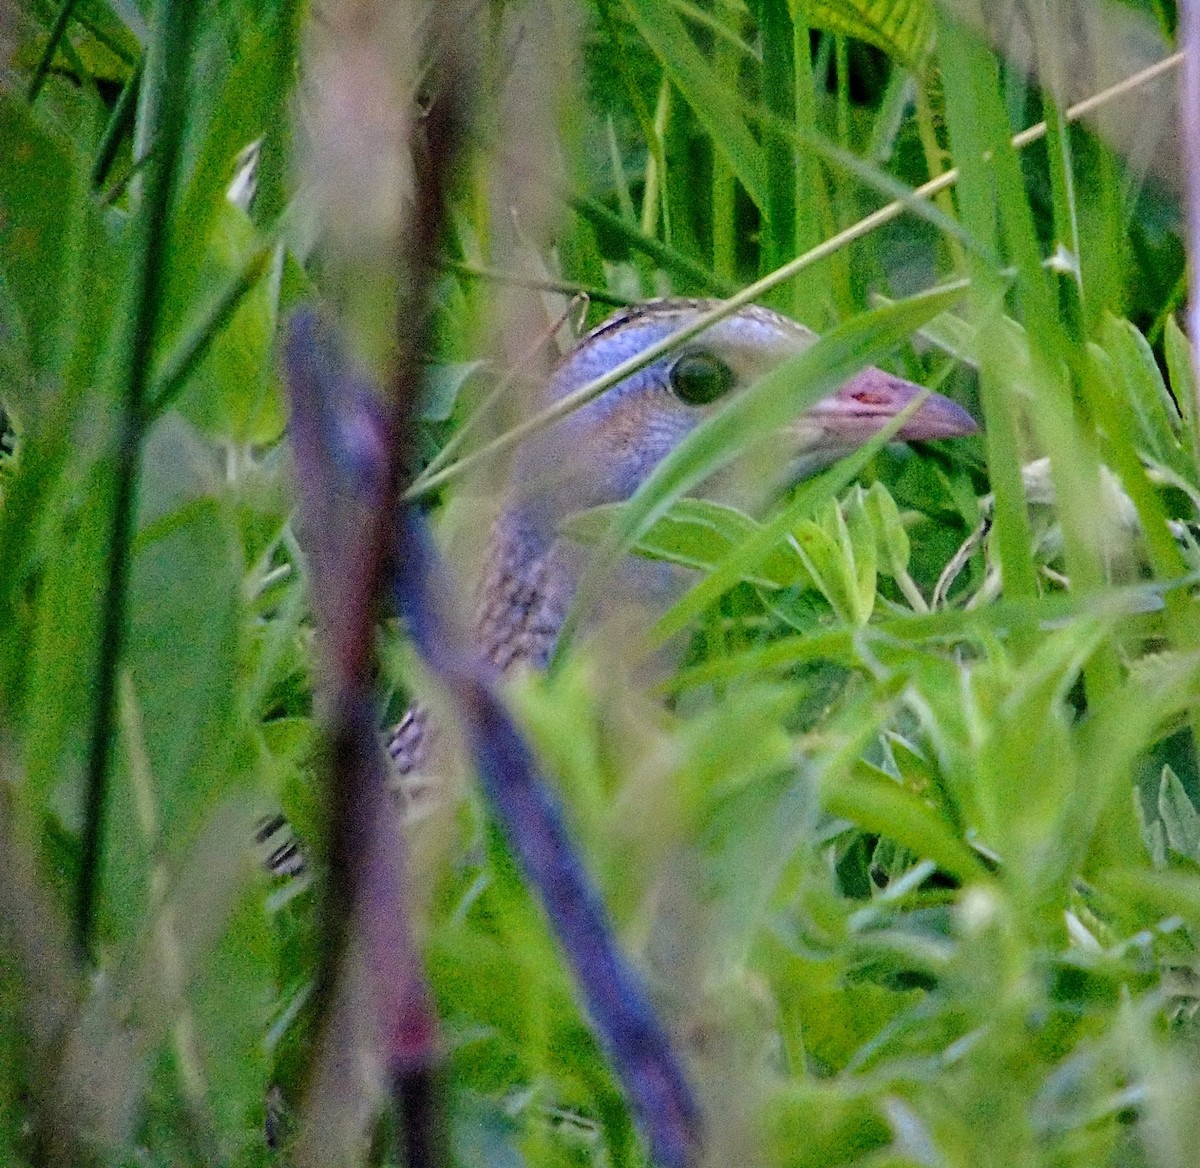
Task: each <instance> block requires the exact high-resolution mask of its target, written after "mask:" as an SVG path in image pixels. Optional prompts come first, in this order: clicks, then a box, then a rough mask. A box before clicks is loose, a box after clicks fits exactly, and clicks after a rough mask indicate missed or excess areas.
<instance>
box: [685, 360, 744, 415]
mask: <svg viewBox="0 0 1200 1168" xmlns="http://www.w3.org/2000/svg"><path fill="white" fill-rule="evenodd" d="M668 377H669V379H670V382H671V392H672V393H674V394H675V396H676V397H677V398H679V400H680V401H681V402H685V403H686V404H687V405H689V406H706V405H708V404H709V402H715V401H716V400H717V398H719V397H724V396H725V394H727V393H728V392H729V391H730V390H731V389H732V388H733V383H734V381H735V380H736V379H735V377H734V373H733V370H732V369H730V368H729V366H728V365H726V364H725V362H724V361H722V360H721V359H720V358H719V357H714V356H713V355H712V354H711V353H703V352H696V353H684V354H683V355H682V356H681V357H680V358H679V359H678V360H677V361H676V362H675V364H674V365H672V366H671V371H670V373H669V374H668Z"/></svg>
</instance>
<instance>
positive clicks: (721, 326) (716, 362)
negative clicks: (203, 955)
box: [259, 298, 978, 876]
mask: <svg viewBox="0 0 1200 1168" xmlns="http://www.w3.org/2000/svg"><path fill="white" fill-rule="evenodd" d="M718 304H719V301H716V300H708V299H674V298H673V299H659V300H651V301H647V302H645V303H642V304H639V305H636V306H634V307H630V308H627V309H623V310H620V311H618V312H617V313H615V314H614V315H612V316H610V317H609V318H608V319H607V320H605V321H604V322H603V323H601V324H600V325H599V326H598V327H597V328H595V329H593V330H592V331H591V332H589V333H588V334H587V335H586V336H585V337H583V339H582V340H580V341H579V342H578V343H577V344H576V345H575V346H574V348H572V349H571V350H570V351H569V352H568V353H567V354H566V355H565V356H564V357H563V358H562V360H561V361H560V362H559V363H558V365H557V366H556V367H555V368H554V370H553V371H552V372H551V374H550V376H549V378H548V380H547V383H546V387H545V390H544V393H543V397H542V401H541V403H540V404H541V405H542V406H550V405H553V404H554V403H555V402H558V401H560V400H561V399H562V398H564V397H566V396H567V395H569V394H571V393H572V392H574V391H575V390H577V389H579V388H580V387H581V386H583V385H585V384H587V383H588V382H590V381H592V380H593V379H595V378H597V377H600V376H602V375H604V374H606V373H608V372H609V371H610V370H612V369H614V368H615V367H616V366H617V365H619V364H620V363H621V362H623V361H625V360H627V359H628V358H630V357H632V356H634V355H636V354H639V353H641V352H643V351H645V350H646V349H647V348H649V347H650V346H651V345H655V344H657V343H659V342H661V341H663V340H664V339H665V338H667V337H669V336H670V335H671V334H673V333H675V332H677V331H679V330H681V329H685V328H687V327H688V326H689V325H693V324H694V323H695V322H696V321H697V319H698V318H699V317H700V316H701V315H702V314H705V313H707V312H710V311H711V310H712V309H714V308H715V307H716V306H717V305H718ZM816 339H817V337H816V334H815V333H813V332H811V331H810V330H809V329H807V328H805V327H804V326H802V325H800V324H798V323H797V322H796V321H794V320H791V319H790V318H788V317H786V316H783V315H782V314H780V313H778V312H775V311H773V310H771V309H769V308H766V307H763V306H760V305H756V304H751V305H747V306H745V307H742V308H741V309H740V310H738V311H736V312H734V313H733V314H731V315H730V316H728V317H726V318H725V319H724V320H722V321H720V322H719V323H717V324H714V325H711V326H710V327H708V328H707V329H705V330H704V331H703V332H701V333H699V334H698V335H697V336H695V337H693V338H691V339H690V340H689V341H687V342H686V343H685V344H683V345H682V346H680V348H679V349H677V350H675V351H672V352H669V353H668V354H667V355H665V356H662V357H660V358H658V359H657V360H655V361H653V362H651V363H650V364H648V365H647V366H645V367H644V368H643V369H641V370H640V371H639V372H637V373H634V374H632V375H631V376H629V377H627V378H625V379H624V380H623V381H620V382H618V383H617V384H615V385H613V386H612V387H611V388H609V389H608V390H607V391H606V392H604V393H602V394H601V395H599V396H598V397H596V398H595V399H593V400H592V401H590V402H589V403H587V404H586V405H584V406H583V407H581V408H580V409H578V410H576V411H575V412H573V413H571V414H570V415H568V416H567V417H566V418H565V419H564V420H563V421H561V422H560V423H559V424H558V425H557V426H554V427H551V428H548V429H545V430H543V431H541V432H539V433H538V434H536V435H534V436H533V437H531V438H530V439H529V440H527V441H526V442H525V443H524V444H523V446H522V447H521V449H520V450H519V452H518V454H517V457H516V458H515V460H514V467H513V473H512V476H511V478H512V482H511V487H510V490H509V492H508V497H507V501H506V503H505V505H504V506H503V508H502V511H501V513H500V515H499V517H498V518H497V519H496V521H495V523H494V524H493V526H492V530H491V534H490V539H489V545H488V550H487V553H486V555H485V558H484V567H483V571H482V575H481V580H480V586H479V589H478V598H477V606H476V611H475V619H474V638H475V650H476V651H477V652H478V654H479V656H480V659H481V660H482V661H483V662H485V663H486V664H487V667H488V668H490V669H491V670H492V671H493V672H494V674H495V676H497V677H501V676H503V675H505V674H507V673H509V672H511V671H512V670H514V669H516V668H518V667H520V666H529V667H532V668H542V667H544V666H545V665H546V664H547V662H548V660H549V658H550V655H551V653H552V652H553V650H554V646H555V643H556V641H557V639H558V636H559V633H560V630H561V628H562V625H563V621H564V619H565V617H566V614H567V610H568V608H569V607H570V604H571V601H572V599H573V596H574V593H575V587H576V583H577V581H578V577H579V573H580V571H581V569H582V566H583V564H584V563H585V562H586V550H585V549H581V548H580V547H579V546H578V545H577V544H573V543H572V542H571V541H570V540H569V539H567V538H566V537H565V536H563V535H561V534H560V527H561V525H562V523H563V521H564V520H565V519H567V518H568V517H569V516H570V515H571V514H574V513H576V512H578V511H582V510H585V509H588V508H591V507H596V506H600V505H603V504H606V503H620V502H622V501H624V500H626V499H628V498H629V497H630V496H631V495H632V494H633V493H634V491H636V490H637V488H638V486H639V485H640V484H641V483H642V482H643V481H644V480H645V479H646V476H647V475H648V474H649V473H650V472H651V471H652V470H653V469H654V468H655V467H656V466H657V465H658V464H659V463H660V462H661V461H662V459H663V458H665V457H666V455H667V454H668V453H669V452H670V451H671V450H673V449H674V448H675V447H676V445H677V444H678V443H679V442H680V441H681V440H682V439H683V438H684V437H685V436H686V435H687V434H689V433H690V432H691V431H692V430H693V429H694V428H695V427H696V426H698V425H699V424H700V423H701V422H702V421H703V420H704V419H705V418H707V417H709V416H710V415H712V414H713V413H714V412H715V411H716V410H719V409H720V408H721V407H722V405H723V404H724V403H725V402H726V401H727V400H728V399H729V398H730V396H731V395H734V394H737V393H739V392H741V391H742V390H744V389H745V388H746V387H747V386H748V385H750V384H751V383H752V382H753V381H754V380H755V379H756V378H758V377H760V376H761V375H763V374H764V373H766V372H768V371H769V370H771V369H773V368H775V367H777V366H778V365H779V364H780V363H781V362H783V361H785V360H787V359H789V358H791V357H794V356H796V355H797V354H798V353H800V352H802V351H803V350H804V349H805V348H807V347H808V346H810V345H812V344H813V343H814V342H815V341H816ZM922 394H927V396H925V398H924V400H923V401H922V402H921V403H920V404H919V405H918V406H917V407H916V409H915V411H914V412H913V413H912V414H911V415H910V416H909V417H908V418H907V419H906V421H905V422H904V423H903V425H902V426H901V427H900V429H899V430H898V432H897V434H896V439H897V440H898V441H924V440H932V439H941V438H954V437H960V436H965V435H969V434H972V433H974V432H976V430H977V429H978V426H977V424H976V422H975V420H974V418H973V417H972V416H971V415H970V413H968V412H967V411H966V410H965V409H964V408H963V407H962V406H960V405H958V404H957V403H956V402H954V401H952V400H950V399H949V398H947V397H944V396H943V395H941V394H938V393H933V392H929V391H927V390H925V389H923V388H922V387H921V386H919V385H916V384H915V383H913V382H911V381H907V380H905V379H903V378H901V377H897V376H895V375H893V374H890V373H887V372H885V371H883V370H881V369H878V368H875V367H868V368H865V369H863V370H862V371H861V372H859V373H858V374H856V375H855V376H854V377H852V378H851V379H850V380H849V381H847V382H846V383H845V384H844V385H843V386H841V388H839V389H838V390H837V392H836V393H834V394H832V395H831V396H829V397H827V398H825V399H824V400H822V401H820V402H818V403H817V404H816V405H815V406H813V407H812V408H811V409H809V410H808V411H806V412H805V413H803V414H801V415H800V416H799V417H797V418H796V419H795V420H794V421H793V422H792V423H791V424H789V425H788V426H787V427H786V428H785V431H784V432H783V433H782V434H780V435H779V440H780V445H781V446H782V449H783V452H784V454H785V455H786V456H787V457H788V458H789V459H791V460H792V461H793V462H794V463H795V464H796V465H797V466H799V467H801V468H802V469H803V470H805V471H808V472H811V470H812V469H814V468H815V467H817V466H819V465H821V464H823V463H827V462H829V461H832V460H834V459H836V458H837V457H839V456H840V455H842V454H844V453H848V452H850V451H852V450H854V449H855V448H857V447H858V446H860V445H861V444H862V443H864V442H866V441H867V440H868V439H870V438H871V437H873V436H874V435H875V434H877V433H878V432H879V431H880V430H882V429H883V428H884V427H885V426H886V425H887V424H888V423H889V422H890V421H892V420H893V419H894V418H895V417H896V415H897V414H899V413H900V412H901V411H902V410H903V409H905V407H907V406H909V405H910V404H911V403H912V402H913V400H914V398H916V397H917V396H918V395H922ZM436 737H437V730H436V726H435V725H434V722H433V720H432V719H431V717H430V713H429V710H428V708H427V707H426V706H425V705H424V704H422V703H420V702H418V703H416V704H414V705H413V706H411V707H410V708H409V709H408V710H407V712H406V713H405V714H404V715H403V716H402V718H401V719H400V721H399V722H398V723H397V724H395V725H394V726H393V727H392V728H391V729H390V730H389V731H388V732H387V733H386V734H385V743H386V748H387V753H388V756H389V758H390V760H391V766H392V772H393V777H394V786H396V787H397V788H398V790H399V791H400V792H401V795H402V799H403V800H404V801H406V802H407V803H409V804H410V805H413V804H415V803H417V802H419V800H420V799H421V798H422V792H425V791H427V790H428V786H427V776H426V772H427V770H428V768H429V763H430V759H431V754H432V751H433V745H434V743H435V741H436ZM259 843H260V845H262V846H263V847H264V848H265V850H266V853H267V857H266V860H265V863H266V866H267V868H268V870H270V871H271V872H273V873H274V874H275V875H277V876H281V875H294V874H296V873H297V872H299V871H302V870H303V868H304V864H305V861H304V858H303V854H302V851H301V849H300V848H299V847H298V845H297V843H296V841H295V840H294V839H292V838H290V836H288V835H286V833H285V821H284V820H283V818H282V816H275V817H272V818H271V819H269V820H267V821H264V823H263V824H262V825H261V828H260V831H259Z"/></svg>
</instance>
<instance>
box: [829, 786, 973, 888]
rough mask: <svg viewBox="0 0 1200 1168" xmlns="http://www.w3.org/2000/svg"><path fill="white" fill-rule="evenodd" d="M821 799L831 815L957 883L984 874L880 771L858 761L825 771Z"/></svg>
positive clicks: (932, 814)
mask: <svg viewBox="0 0 1200 1168" xmlns="http://www.w3.org/2000/svg"><path fill="white" fill-rule="evenodd" d="M821 798H822V802H823V803H824V804H825V806H826V807H827V808H828V809H829V810H830V811H831V812H832V813H833V814H834V815H841V816H843V817H844V818H846V819H849V820H850V822H851V823H854V824H856V825H857V826H859V827H861V828H862V829H863V830H864V831H870V832H876V833H878V834H879V835H884V836H887V837H888V838H889V839H893V840H895V841H896V842H897V843H901V844H903V845H904V846H905V847H906V848H908V849H909V850H910V851H912V852H914V853H915V854H916V855H918V856H920V857H922V858H923V859H929V860H932V861H933V862H934V863H935V864H937V865H938V866H939V867H940V868H942V869H943V870H944V871H946V872H949V873H950V874H951V875H952V876H955V877H957V878H958V879H959V880H962V881H964V882H969V881H972V880H978V879H980V878H981V877H982V876H983V874H984V869H983V866H982V864H981V863H980V861H979V859H978V858H977V857H976V855H975V853H974V852H972V851H971V849H970V848H968V847H967V845H966V844H965V843H963V841H962V840H961V839H960V838H959V837H958V835H957V834H956V833H955V832H954V830H953V829H952V828H951V827H950V825H949V824H947V823H946V821H945V820H944V819H943V818H942V817H941V816H940V815H939V814H938V812H937V811H936V810H934V809H933V808H932V807H930V806H929V805H928V804H927V803H925V802H924V800H922V799H920V798H919V797H918V796H917V795H915V794H914V793H913V792H912V791H911V790H909V789H908V788H907V787H904V786H902V785H901V784H900V783H898V782H897V781H896V780H895V779H894V778H892V776H891V775H889V774H887V773H886V772H885V771H881V770H879V769H878V768H876V767H873V766H870V765H869V764H867V763H865V762H859V763H858V764H856V765H855V766H853V767H852V768H851V769H850V771H849V772H848V773H840V772H839V773H838V774H837V775H836V778H835V777H834V776H833V772H829V775H828V777H827V778H826V779H825V781H823V782H822V785H821Z"/></svg>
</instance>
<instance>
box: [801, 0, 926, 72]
mask: <svg viewBox="0 0 1200 1168" xmlns="http://www.w3.org/2000/svg"><path fill="white" fill-rule="evenodd" d="M790 3H791V8H792V13H793V15H795V14H796V13H797V12H803V13H804V16H805V19H806V20H807V21H808V23H809V24H810V25H812V26H813V27H814V28H824V29H828V30H829V31H830V32H835V33H840V34H842V35H843V36H852V37H855V38H857V39H858V40H860V41H866V42H867V43H868V44H871V45H875V46H877V47H878V48H881V49H882V50H883V51H884V52H885V53H889V54H891V55H892V56H893V57H899V58H900V59H901V60H902V61H905V62H906V63H908V64H910V65H919V64H920V63H921V62H922V61H923V60H924V59H925V57H926V55H927V54H928V52H929V49H930V46H931V45H932V43H933V10H932V7H931V5H930V3H929V0H840V2H839V3H832V2H831V0H790Z"/></svg>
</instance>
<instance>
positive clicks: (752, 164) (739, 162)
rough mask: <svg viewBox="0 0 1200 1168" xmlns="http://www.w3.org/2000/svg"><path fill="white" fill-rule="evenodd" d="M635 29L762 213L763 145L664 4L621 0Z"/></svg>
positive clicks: (764, 207) (657, 0)
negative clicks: (756, 139)
mask: <svg viewBox="0 0 1200 1168" xmlns="http://www.w3.org/2000/svg"><path fill="white" fill-rule="evenodd" d="M625 8H626V10H627V11H628V13H629V16H630V19H631V20H632V21H633V24H634V27H635V28H636V29H637V30H638V32H639V33H641V35H642V37H643V38H644V39H645V41H646V43H647V44H648V45H649V46H650V48H651V49H652V50H653V51H654V53H655V55H656V56H657V57H658V59H659V60H660V61H661V62H662V66H663V68H664V69H665V70H666V73H667V76H668V77H670V79H671V81H672V83H673V84H674V85H675V87H676V88H677V89H678V90H679V92H680V93H681V94H682V95H683V99H684V100H685V101H686V102H687V103H688V105H689V106H691V108H692V112H693V113H694V114H695V116H696V120H697V121H698V122H699V123H700V124H701V125H702V126H703V127H704V128H705V129H706V130H707V131H708V133H709V134H710V135H711V137H712V140H713V145H714V146H715V148H716V149H717V150H719V151H720V152H721V154H722V155H723V156H724V157H725V160H726V161H727V162H728V163H729V166H730V169H731V170H732V171H733V173H734V174H735V175H736V176H737V179H738V181H739V182H740V183H741V184H742V186H744V187H745V188H746V193H747V194H748V195H749V196H750V198H751V199H753V200H754V203H755V205H756V206H757V207H758V208H759V209H760V210H762V211H763V213H764V214H765V213H766V210H767V203H766V192H767V168H766V161H765V159H764V158H763V153H762V147H761V146H759V144H758V143H757V142H756V141H755V140H754V136H753V135H752V134H751V133H750V130H749V129H748V127H747V126H746V123H745V122H744V121H743V120H742V117H741V115H740V114H739V113H738V112H737V104H736V102H735V101H732V100H730V98H731V95H730V94H729V93H728V92H727V91H726V89H725V88H724V86H723V85H722V84H721V82H720V80H719V79H718V78H717V76H716V74H715V73H714V72H713V70H712V67H711V66H710V65H709V63H708V62H707V61H706V60H705V59H704V57H703V55H702V54H701V53H700V50H699V49H697V48H696V45H695V43H694V42H693V41H692V38H691V37H690V36H689V35H688V32H687V29H686V28H684V25H683V21H682V20H680V19H679V17H678V16H677V15H676V14H675V9H674V8H672V7H671V5H669V4H667V3H666V2H665V0H625Z"/></svg>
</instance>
